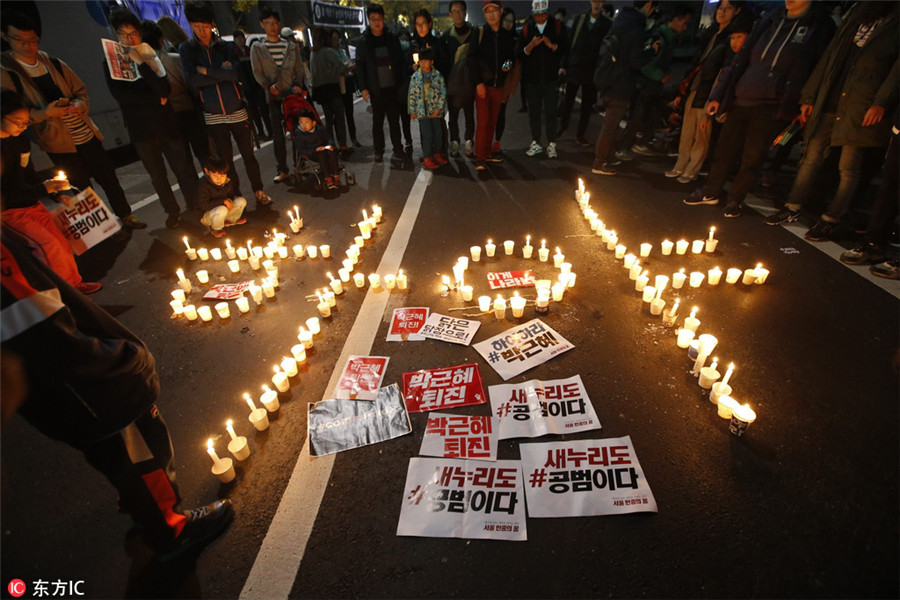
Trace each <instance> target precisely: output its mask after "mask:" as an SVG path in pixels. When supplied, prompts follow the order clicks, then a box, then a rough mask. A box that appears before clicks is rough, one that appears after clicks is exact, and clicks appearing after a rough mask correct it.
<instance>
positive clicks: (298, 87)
mask: <svg viewBox="0 0 900 600" xmlns="http://www.w3.org/2000/svg"><path fill="white" fill-rule="evenodd" d="M291 91H292V92H294V93H295V94H301V93H303V88H302V87H300V86H299V85H295V86H294V87H292V88H291Z"/></svg>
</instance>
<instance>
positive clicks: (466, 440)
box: [419, 413, 497, 461]
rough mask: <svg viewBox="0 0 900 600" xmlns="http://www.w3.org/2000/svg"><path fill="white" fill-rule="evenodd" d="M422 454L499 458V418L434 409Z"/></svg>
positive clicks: (429, 420)
mask: <svg viewBox="0 0 900 600" xmlns="http://www.w3.org/2000/svg"><path fill="white" fill-rule="evenodd" d="M419 454H421V455H422V456H443V457H445V458H468V459H472V460H490V461H494V460H497V420H496V419H495V418H494V417H473V416H469V415H450V414H446V413H431V414H430V415H428V423H426V425H425V436H424V437H423V438H422V447H421V448H420V449H419Z"/></svg>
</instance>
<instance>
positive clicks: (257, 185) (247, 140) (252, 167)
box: [206, 120, 284, 196]
mask: <svg viewBox="0 0 900 600" xmlns="http://www.w3.org/2000/svg"><path fill="white" fill-rule="evenodd" d="M206 130H207V131H208V132H209V137H210V138H211V139H212V141H213V146H214V147H215V149H216V153H217V154H218V155H219V156H220V157H221V158H223V159H225V160H226V161H227V162H228V171H229V173H230V174H231V178H232V179H233V180H234V189H235V191H236V192H237V194H238V195H239V196H240V195H241V189H240V188H241V183H240V180H239V179H238V174H237V169H235V168H234V158H233V150H232V147H231V138H232V136H234V141H235V142H237V146H238V152H240V153H241V157H242V158H243V159H244V169H245V170H246V171H247V176H248V177H249V178H250V185H251V187H252V188H253V191H254V192H258V191H259V190H261V189H263V183H262V177H261V176H260V174H259V163H258V162H256V156H254V155H253V136H252V135H251V134H250V121H249V120H246V121H241V122H240V123H223V124H221V125H207V126H206ZM276 133H277V132H276ZM281 137H282V140H283V138H284V134H282V136H281Z"/></svg>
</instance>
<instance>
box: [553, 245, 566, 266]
mask: <svg viewBox="0 0 900 600" xmlns="http://www.w3.org/2000/svg"><path fill="white" fill-rule="evenodd" d="M564 260H566V255H565V254H563V253H562V252H561V251H560V249H559V246H557V247H556V254H554V255H553V266H554V267H555V268H557V269H558V268H559V265H561V264H562V263H563V261H564Z"/></svg>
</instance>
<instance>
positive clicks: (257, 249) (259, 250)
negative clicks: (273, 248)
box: [251, 246, 263, 258]
mask: <svg viewBox="0 0 900 600" xmlns="http://www.w3.org/2000/svg"><path fill="white" fill-rule="evenodd" d="M251 254H252V255H253V256H255V257H256V258H262V257H263V249H262V246H253V251H252V252H251Z"/></svg>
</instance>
